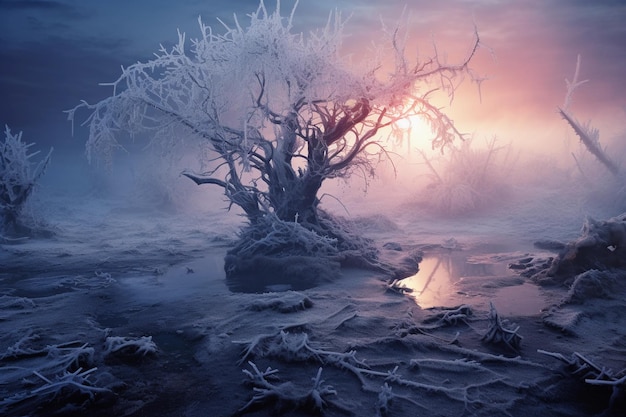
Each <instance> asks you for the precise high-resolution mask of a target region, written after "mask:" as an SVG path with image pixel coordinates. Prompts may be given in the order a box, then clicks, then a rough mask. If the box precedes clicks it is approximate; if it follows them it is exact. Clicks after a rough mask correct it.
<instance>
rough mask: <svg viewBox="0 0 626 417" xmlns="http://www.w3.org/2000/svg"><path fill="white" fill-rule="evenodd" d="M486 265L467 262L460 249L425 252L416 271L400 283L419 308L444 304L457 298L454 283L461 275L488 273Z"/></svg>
mask: <svg viewBox="0 0 626 417" xmlns="http://www.w3.org/2000/svg"><path fill="white" fill-rule="evenodd" d="M490 266H491V265H485V264H470V263H468V262H467V255H466V254H464V253H463V252H460V251H452V250H450V251H446V252H441V253H434V254H428V255H427V256H425V257H424V259H423V260H422V261H421V262H420V264H419V271H418V272H417V274H415V275H413V276H411V277H408V278H406V279H404V280H403V281H402V283H403V284H404V285H405V286H406V287H408V288H410V289H412V290H413V293H412V294H413V296H414V297H415V299H416V301H417V303H418V304H419V305H420V306H421V307H423V308H430V307H435V306H442V305H448V304H450V303H453V302H454V300H456V299H458V294H457V291H458V289H457V287H456V283H457V282H458V281H459V280H460V279H461V278H462V277H463V276H467V275H473V276H485V275H488V274H489V272H490V271H489V267H490Z"/></svg>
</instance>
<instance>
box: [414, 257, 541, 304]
mask: <svg viewBox="0 0 626 417" xmlns="http://www.w3.org/2000/svg"><path fill="white" fill-rule="evenodd" d="M468 257H469V254H468V253H466V252H463V251H447V252H441V253H434V254H428V255H427V256H425V257H424V259H423V260H422V261H421V262H420V264H419V268H420V270H419V271H418V272H417V274H415V275H413V276H411V277H408V278H406V279H404V280H402V284H403V285H404V286H406V287H407V288H409V289H411V290H412V293H411V294H412V296H413V297H414V298H415V301H416V302H417V304H419V306H420V307H422V308H431V307H438V306H448V307H449V306H455V305H459V304H471V305H475V306H481V308H482V307H483V306H484V305H485V303H487V305H488V300H492V301H493V302H494V304H495V305H496V307H497V308H498V310H499V311H500V312H501V314H504V315H534V314H538V313H539V312H540V310H541V309H542V308H543V307H544V306H545V305H544V304H545V300H544V299H543V297H542V296H541V293H540V291H539V289H538V288H537V287H536V286H535V285H532V284H528V283H523V281H522V280H521V278H519V281H518V277H517V276H516V275H515V274H514V273H513V272H512V271H511V270H509V268H508V263H507V262H496V261H492V262H488V261H482V262H477V261H475V260H473V261H470V260H469V259H468ZM490 277H493V279H490Z"/></svg>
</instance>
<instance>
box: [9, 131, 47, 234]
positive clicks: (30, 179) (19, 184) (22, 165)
mask: <svg viewBox="0 0 626 417" xmlns="http://www.w3.org/2000/svg"><path fill="white" fill-rule="evenodd" d="M33 145H34V144H33V143H25V142H23V141H22V132H20V133H18V134H15V135H14V134H12V133H11V130H10V129H9V127H8V126H5V130H4V140H3V141H0V234H2V235H19V234H22V233H24V232H27V231H28V228H27V227H25V226H24V225H23V224H22V222H21V221H20V214H21V212H22V210H23V208H24V204H25V203H26V201H27V199H28V197H29V196H30V195H31V194H32V192H33V190H34V188H35V185H36V184H37V181H38V180H39V178H40V177H41V175H42V174H43V173H44V171H45V169H46V167H47V166H48V163H49V162H50V155H51V153H52V149H50V152H48V155H46V157H45V158H43V159H42V160H41V161H39V162H38V163H35V162H33V157H34V156H35V155H37V154H38V153H39V151H36V152H31V151H30V148H31V147H32V146H33Z"/></svg>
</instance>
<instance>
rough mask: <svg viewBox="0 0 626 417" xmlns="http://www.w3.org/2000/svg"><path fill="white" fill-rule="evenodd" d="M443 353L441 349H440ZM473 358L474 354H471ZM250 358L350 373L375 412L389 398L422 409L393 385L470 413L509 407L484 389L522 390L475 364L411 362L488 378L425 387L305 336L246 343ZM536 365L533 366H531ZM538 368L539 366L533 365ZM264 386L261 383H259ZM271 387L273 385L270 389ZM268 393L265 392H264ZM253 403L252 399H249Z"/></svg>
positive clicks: (255, 375) (259, 376)
mask: <svg viewBox="0 0 626 417" xmlns="http://www.w3.org/2000/svg"><path fill="white" fill-rule="evenodd" d="M444 350H445V349H444ZM458 352H463V353H464V354H467V353H468V352H471V351H469V350H466V349H460V348H459V351H458ZM473 353H474V354H476V352H473ZM484 355H485V357H486V358H487V359H488V360H491V361H493V360H496V359H497V360H499V361H502V362H509V363H517V364H527V363H526V361H523V360H521V359H519V358H516V359H517V360H515V358H503V357H495V356H493V355H487V354H484ZM251 356H258V357H273V358H278V359H283V360H286V361H293V360H297V361H315V362H319V363H321V364H323V365H331V366H333V367H336V368H338V369H343V370H346V371H349V372H350V373H352V374H353V375H354V376H355V377H356V378H357V379H358V380H359V382H360V383H361V389H363V390H364V391H366V392H372V393H376V394H378V395H379V411H380V412H384V410H385V409H388V406H389V404H390V401H391V400H392V399H393V398H402V399H403V400H406V401H409V402H411V403H412V404H414V405H417V406H420V407H422V406H421V405H420V404H419V403H416V402H414V401H413V400H411V399H410V398H408V397H404V396H398V395H395V394H393V392H392V390H391V386H392V385H393V384H395V385H398V386H403V387H407V388H411V389H413V390H419V391H425V392H428V393H431V394H432V393H436V394H440V395H442V396H444V397H446V398H448V399H450V400H453V401H458V402H460V403H462V404H463V406H464V407H465V409H467V410H470V409H471V408H472V407H477V408H481V409H482V408H488V409H490V410H492V411H493V412H500V413H502V412H504V413H505V414H506V412H505V410H506V409H507V408H509V407H510V406H511V405H512V404H509V401H508V400H506V401H498V400H494V399H493V398H491V399H489V398H488V396H489V394H488V392H490V389H489V388H488V387H490V386H492V385H494V384H502V385H505V386H508V387H512V388H514V389H520V388H523V387H522V386H521V385H519V384H516V383H513V382H509V381H508V380H507V378H505V377H503V376H501V375H499V374H497V373H495V372H492V371H490V370H488V369H487V368H484V367H482V365H481V364H480V363H478V362H475V361H470V360H465V359H460V360H453V361H446V360H437V359H415V360H414V361H412V362H411V366H413V367H420V366H421V367H423V368H429V367H430V368H433V369H437V367H439V368H438V369H442V370H449V371H453V372H464V373H466V372H475V371H485V372H484V374H486V375H489V378H488V379H486V380H483V381H480V382H476V383H474V384H470V385H467V386H466V385H463V386H445V385H437V384H434V383H432V382H430V381H428V382H427V383H424V382H418V381H413V380H410V379H406V378H404V377H402V376H401V375H400V374H399V366H395V367H394V368H393V369H392V370H389V371H378V370H374V369H371V368H370V367H369V366H367V365H366V364H365V362H364V361H362V360H359V359H357V357H356V351H354V350H352V351H349V352H347V353H338V352H332V351H326V350H323V349H318V348H315V347H313V346H311V345H310V343H309V338H308V335H307V334H305V333H297V334H289V333H286V332H284V331H281V332H280V333H278V334H275V335H264V336H260V337H258V338H256V339H254V340H253V341H251V342H249V343H248V347H247V349H246V350H245V352H244V357H243V359H242V361H243V360H246V359H247V358H249V357H251ZM532 365H536V364H532ZM536 366H540V365H536ZM253 370H254V372H250V371H244V373H246V375H248V377H249V378H250V379H252V380H255V381H256V380H260V381H265V380H266V379H268V378H269V377H275V373H276V372H275V371H274V370H272V369H270V368H268V369H267V370H266V371H265V372H260V371H259V370H258V369H257V368H256V367H254V368H253ZM373 378H378V379H382V380H383V381H384V383H385V384H384V385H383V387H382V388H381V389H379V388H377V387H375V386H372V383H371V379H373ZM261 384H265V382H261ZM272 386H274V385H272ZM482 388H485V392H484V393H483V392H482V390H481V389H482ZM268 389H269V388H268ZM272 393H273V391H271V390H264V391H262V393H261V394H262V395H261V396H260V397H259V400H262V399H265V398H266V397H267V396H271V395H272ZM253 400H254V399H253ZM252 404H254V401H251V402H250V403H248V404H247V405H246V406H245V407H244V408H243V409H242V410H247V409H248V408H249V407H250V406H251V405H252Z"/></svg>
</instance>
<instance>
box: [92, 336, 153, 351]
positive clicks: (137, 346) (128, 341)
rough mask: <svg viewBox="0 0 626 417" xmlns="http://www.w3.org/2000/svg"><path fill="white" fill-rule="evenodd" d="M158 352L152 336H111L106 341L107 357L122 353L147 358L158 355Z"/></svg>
mask: <svg viewBox="0 0 626 417" xmlns="http://www.w3.org/2000/svg"><path fill="white" fill-rule="evenodd" d="M157 350H158V348H157V345H156V343H154V342H153V341H152V336H142V337H139V338H130V337H120V336H109V337H107V338H106V339H105V341H104V352H103V354H104V355H105V356H107V355H111V354H113V353H117V352H120V353H124V354H132V355H141V356H146V355H148V354H154V353H156V352H157Z"/></svg>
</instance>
